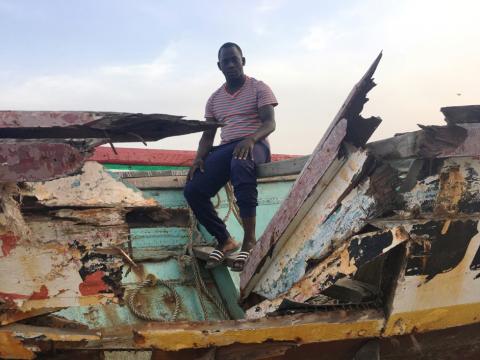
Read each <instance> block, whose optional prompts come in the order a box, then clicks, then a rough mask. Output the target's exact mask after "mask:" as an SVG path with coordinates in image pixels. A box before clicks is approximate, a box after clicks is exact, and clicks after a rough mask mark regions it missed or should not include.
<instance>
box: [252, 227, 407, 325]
mask: <svg viewBox="0 0 480 360" xmlns="http://www.w3.org/2000/svg"><path fill="white" fill-rule="evenodd" d="M409 238H410V237H409V235H408V233H407V231H405V229H404V228H402V227H397V228H393V229H391V230H387V231H378V232H373V233H367V234H362V235H357V236H354V237H352V238H350V239H349V240H348V241H347V242H346V243H345V244H344V245H342V246H341V247H340V248H339V249H337V250H336V251H335V252H333V253H332V254H331V255H330V256H328V257H327V258H325V259H324V260H322V261H321V262H320V263H319V264H318V265H316V266H315V267H314V268H313V269H311V270H310V271H309V272H308V273H307V274H305V276H304V277H302V279H301V280H299V281H298V282H296V283H295V284H293V285H291V286H290V287H289V288H288V290H287V291H286V292H285V293H283V294H282V295H280V296H278V297H276V298H275V299H272V300H264V301H263V302H262V303H260V304H258V305H255V306H253V307H252V308H250V309H248V310H247V318H249V319H258V318H262V317H264V316H266V315H267V314H268V313H271V312H274V311H275V310H277V308H278V307H279V306H280V304H281V303H282V301H283V299H289V300H292V301H296V302H306V301H307V300H308V299H310V298H312V297H314V296H317V295H319V294H320V293H321V292H322V291H323V290H325V289H326V288H328V287H329V286H331V285H333V284H334V283H335V282H336V281H337V280H339V279H341V278H343V277H345V276H350V275H352V274H354V273H356V271H357V270H358V269H359V268H360V267H362V266H363V265H364V264H366V263H368V262H370V261H372V260H374V259H376V258H377V257H378V256H381V255H383V254H386V253H388V252H389V251H390V250H392V249H393V248H395V247H396V246H398V245H400V244H402V243H404V242H406V241H407V240H408V239H409ZM366 249H368V251H367V250H366Z"/></svg>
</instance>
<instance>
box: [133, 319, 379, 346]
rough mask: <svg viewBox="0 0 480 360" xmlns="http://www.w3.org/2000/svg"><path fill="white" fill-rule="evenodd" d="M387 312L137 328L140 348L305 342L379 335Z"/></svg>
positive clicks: (153, 325)
mask: <svg viewBox="0 0 480 360" xmlns="http://www.w3.org/2000/svg"><path fill="white" fill-rule="evenodd" d="M383 321H384V319H383V315H382V314H381V313H380V312H377V311H375V310H364V311H362V310H360V311H358V310H357V311H348V310H347V311H339V312H328V313H315V314H296V315H289V316H280V317H272V318H267V319H260V320H253V321H245V320H237V321H222V322H209V323H207V322H205V323H203V322H200V323H195V324H192V323H174V324H161V323H151V324H148V325H145V326H143V327H139V328H137V329H136V330H135V343H136V346H137V347H139V348H149V347H155V348H157V349H161V350H170V351H171V350H174V351H177V350H181V349H189V348H205V347H211V346H227V345H231V344H233V343H237V344H260V343H265V342H275V341H294V342H301V343H303V344H308V343H313V342H326V341H332V340H344V339H354V338H369V337H376V336H379V334H380V332H381V329H382V324H383Z"/></svg>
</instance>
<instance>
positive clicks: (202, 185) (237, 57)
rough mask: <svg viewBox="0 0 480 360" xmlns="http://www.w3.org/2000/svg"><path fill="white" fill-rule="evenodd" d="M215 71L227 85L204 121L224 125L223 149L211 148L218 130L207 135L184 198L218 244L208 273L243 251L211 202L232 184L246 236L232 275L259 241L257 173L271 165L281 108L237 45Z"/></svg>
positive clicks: (223, 51) (224, 49)
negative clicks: (273, 135) (259, 167)
mask: <svg viewBox="0 0 480 360" xmlns="http://www.w3.org/2000/svg"><path fill="white" fill-rule="evenodd" d="M217 65H218V68H219V69H220V70H221V71H222V73H223V75H224V76H225V80H226V82H225V84H223V85H222V86H221V87H220V88H219V89H218V90H217V91H215V92H214V93H213V94H212V96H210V98H209V99H208V102H207V105H206V111H205V118H206V120H207V121H216V122H219V123H221V124H222V125H223V127H222V128H221V134H220V135H221V144H220V146H217V147H213V146H212V145H213V141H214V138H215V134H216V130H209V131H205V132H204V133H203V135H202V138H201V139H200V143H199V145H198V151H197V156H196V158H195V160H194V163H193V165H192V167H191V168H190V171H189V173H188V176H187V184H186V186H185V189H184V195H185V198H186V199H187V202H188V204H189V205H190V207H191V208H192V211H193V213H194V214H195V216H196V217H197V219H198V221H199V222H200V224H202V225H203V226H204V227H205V228H206V229H207V231H208V232H209V233H210V234H212V235H213V236H214V237H215V238H216V240H217V242H218V245H217V247H216V249H215V250H214V251H212V253H211V254H210V255H209V260H208V262H207V267H214V266H217V265H219V264H221V263H222V262H223V260H224V258H225V256H226V255H228V254H231V253H233V252H235V251H237V250H238V249H239V244H238V243H237V242H236V241H235V240H234V239H233V238H232V237H231V236H230V234H229V232H228V231H227V228H226V226H225V223H224V222H223V221H222V220H221V219H220V218H219V217H218V215H217V212H216V211H215V208H214V207H213V204H212V202H211V200H210V198H212V197H213V196H215V194H216V193H217V192H218V191H219V190H220V189H221V188H222V187H223V186H224V185H225V184H226V183H227V182H228V181H229V180H230V181H231V183H232V185H233V188H234V193H235V198H236V200H237V205H238V207H239V209H240V216H241V218H242V225H243V230H244V237H243V244H242V251H241V252H239V253H238V254H237V255H236V257H235V261H234V264H233V267H232V270H234V271H242V270H243V266H244V264H245V262H246V260H247V258H248V255H249V253H250V249H251V248H252V247H253V245H254V244H255V241H256V239H255V221H256V206H257V178H256V171H255V168H256V165H258V164H262V163H264V162H268V161H270V148H269V144H268V141H267V139H266V138H267V136H268V135H269V134H270V133H272V132H273V131H274V130H275V114H274V109H273V108H274V106H276V105H277V104H278V103H277V99H276V98H275V95H274V94H273V92H272V91H271V90H270V88H269V87H268V86H267V85H266V84H264V83H263V82H261V81H258V80H256V79H254V78H251V77H248V76H246V75H245V74H244V72H243V67H244V66H245V58H244V57H243V54H242V50H241V49H240V47H239V46H238V45H237V44H234V43H230V42H228V43H225V44H223V45H222V46H221V47H220V49H219V51H218V63H217Z"/></svg>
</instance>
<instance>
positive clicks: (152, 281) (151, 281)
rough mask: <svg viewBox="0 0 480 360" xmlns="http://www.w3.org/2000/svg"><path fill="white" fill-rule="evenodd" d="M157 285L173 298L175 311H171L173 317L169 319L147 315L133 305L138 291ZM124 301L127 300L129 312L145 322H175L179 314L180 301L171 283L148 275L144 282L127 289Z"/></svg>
mask: <svg viewBox="0 0 480 360" xmlns="http://www.w3.org/2000/svg"><path fill="white" fill-rule="evenodd" d="M157 285H162V286H165V287H166V288H167V289H169V290H170V291H171V292H172V294H173V296H174V298H175V310H174V311H173V315H172V317H171V318H170V319H165V318H162V317H158V316H153V315H148V314H146V313H145V312H143V311H142V310H139V309H138V308H137V305H136V303H135V299H136V297H137V295H138V293H139V292H140V290H142V289H144V288H147V287H150V288H151V287H155V286H157ZM126 300H127V306H128V308H129V309H130V311H131V312H132V313H133V314H134V315H135V316H136V317H138V318H140V319H142V320H147V321H175V320H177V317H178V314H179V312H180V304H181V299H180V296H179V295H178V293H177V291H176V290H175V287H174V286H173V284H172V283H170V282H169V281H165V280H160V279H157V278H155V276H153V275H151V274H149V275H147V278H146V280H144V281H142V282H141V283H140V284H138V285H136V286H135V287H133V288H131V289H129V290H128V291H127V295H126Z"/></svg>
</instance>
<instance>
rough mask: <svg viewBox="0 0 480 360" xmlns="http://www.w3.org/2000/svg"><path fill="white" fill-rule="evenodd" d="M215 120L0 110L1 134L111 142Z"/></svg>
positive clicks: (194, 128) (206, 125)
mask: <svg viewBox="0 0 480 360" xmlns="http://www.w3.org/2000/svg"><path fill="white" fill-rule="evenodd" d="M219 126H220V125H219V124H218V123H213V122H207V121H197V120H183V119H182V117H181V116H174V115H166V114H131V113H100V112H51V111H0V130H1V135H0V137H1V138H16V139H38V138H52V139H53V138H60V139H71V138H77V139H78V138H99V139H108V140H109V141H113V142H131V141H134V142H138V141H155V140H160V139H163V138H165V137H169V136H175V135H183V134H189V133H194V132H199V131H205V130H209V129H216V128H218V127H219Z"/></svg>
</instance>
